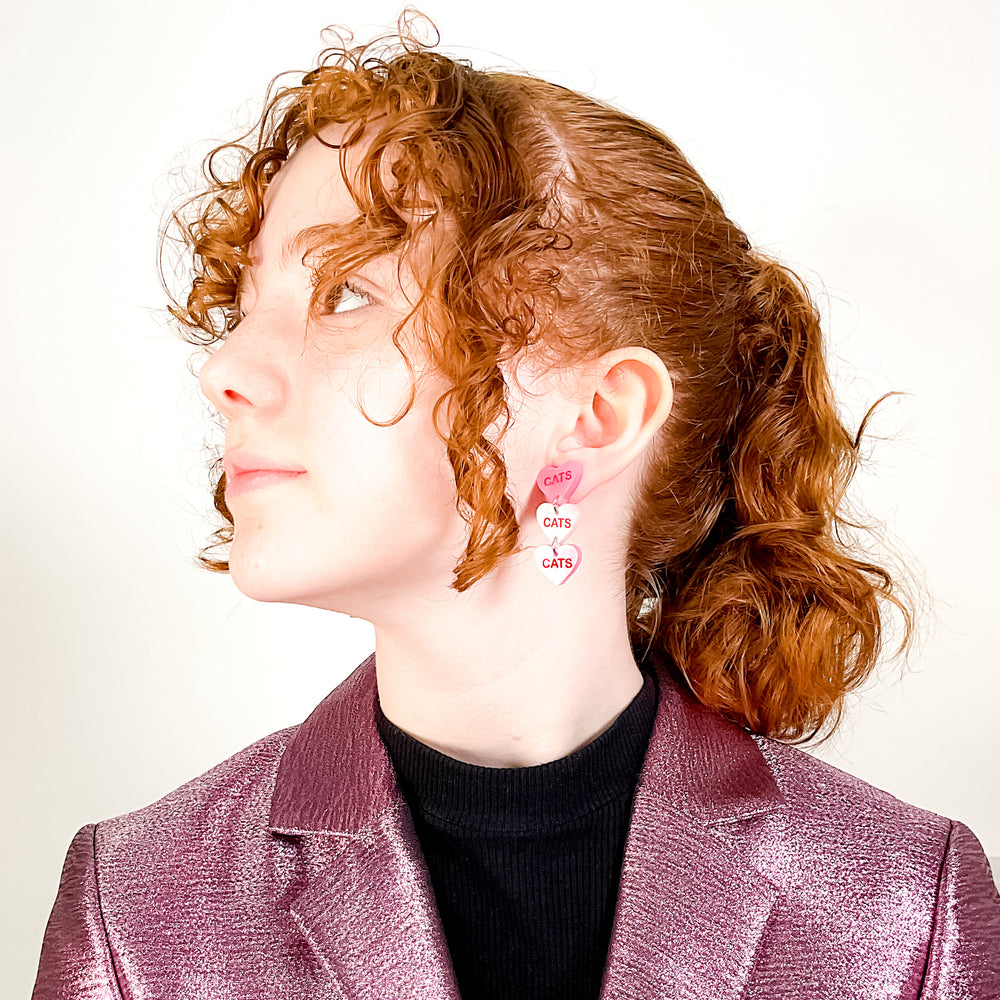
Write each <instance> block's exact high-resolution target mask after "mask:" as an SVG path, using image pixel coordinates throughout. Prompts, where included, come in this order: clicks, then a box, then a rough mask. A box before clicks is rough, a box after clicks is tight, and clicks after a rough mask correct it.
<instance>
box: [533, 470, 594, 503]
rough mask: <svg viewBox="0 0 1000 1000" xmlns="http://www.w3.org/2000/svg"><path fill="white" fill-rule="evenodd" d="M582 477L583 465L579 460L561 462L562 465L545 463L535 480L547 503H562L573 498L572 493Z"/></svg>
mask: <svg viewBox="0 0 1000 1000" xmlns="http://www.w3.org/2000/svg"><path fill="white" fill-rule="evenodd" d="M581 479H583V465H581V464H580V463H579V462H563V463H562V465H546V466H545V468H544V469H542V471H541V472H539V473H538V477H537V478H536V479H535V482H536V483H537V485H538V488H539V489H540V490H541V491H542V493H544V494H545V499H546V500H548V502H549V503H558V504H564V503H568V502H569V501H570V500H572V499H573V493H574V491H575V490H576V488H577V486H579V485H580V480H581Z"/></svg>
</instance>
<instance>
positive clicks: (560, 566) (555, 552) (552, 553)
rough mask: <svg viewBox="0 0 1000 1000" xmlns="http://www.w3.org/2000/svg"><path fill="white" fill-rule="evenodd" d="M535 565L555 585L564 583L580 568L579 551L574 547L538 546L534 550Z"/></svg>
mask: <svg viewBox="0 0 1000 1000" xmlns="http://www.w3.org/2000/svg"><path fill="white" fill-rule="evenodd" d="M535 565H536V566H537V567H538V568H539V569H540V570H541V571H542V572H543V573H544V574H545V575H546V576H547V577H548V578H549V579H550V580H551V581H552V582H553V583H555V584H560V583H565V582H566V581H567V580H568V579H569V578H570V577H571V576H572V575H573V574H574V573H575V572H576V571H577V569H578V568H579V566H580V549H579V548H578V547H577V546H576V545H559V546H557V547H556V548H553V547H552V546H551V545H539V546H538V548H537V549H535Z"/></svg>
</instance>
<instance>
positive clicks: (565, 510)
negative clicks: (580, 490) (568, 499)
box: [535, 503, 580, 545]
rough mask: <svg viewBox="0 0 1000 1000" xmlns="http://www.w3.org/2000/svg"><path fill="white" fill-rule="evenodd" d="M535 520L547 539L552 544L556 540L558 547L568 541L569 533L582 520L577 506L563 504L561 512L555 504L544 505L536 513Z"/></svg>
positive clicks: (560, 508)
mask: <svg viewBox="0 0 1000 1000" xmlns="http://www.w3.org/2000/svg"><path fill="white" fill-rule="evenodd" d="M535 518H536V520H537V521H538V527H539V528H541V529H542V531H543V532H544V534H545V537H546V538H547V539H548V540H549V541H550V542H551V541H552V540H553V539H555V542H556V545H558V544H559V543H560V542H564V541H566V538H567V537H568V535H569V533H570V532H571V531H572V530H573V529H574V528H575V527H576V525H577V522H578V521H579V520H580V508H579V507H577V506H576V504H572V503H561V504H559V512H558V513H556V508H555V506H554V505H553V504H550V503H542V504H539V505H538V510H536V511H535Z"/></svg>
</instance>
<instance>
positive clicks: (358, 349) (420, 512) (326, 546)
mask: <svg viewBox="0 0 1000 1000" xmlns="http://www.w3.org/2000/svg"><path fill="white" fill-rule="evenodd" d="M351 163H352V161H351V159H350V158H349V159H348V161H347V166H348V170H350V169H351ZM355 215H357V209H356V206H355V205H354V203H353V201H352V200H351V198H350V196H349V194H348V192H347V189H346V186H345V184H344V182H343V179H342V177H341V174H340V166H339V154H338V151H337V150H333V149H329V148H327V147H326V146H324V145H323V144H322V143H320V142H319V141H318V140H316V139H312V140H310V141H308V142H306V143H304V144H303V145H302V146H301V147H300V148H299V149H298V150H297V151H296V152H295V154H294V155H293V156H292V157H291V158H290V159H289V161H288V162H287V163H286V164H285V165H284V166H283V167H282V169H281V170H280V171H279V173H278V175H277V177H276V178H275V179H274V181H273V182H272V183H271V185H270V186H269V188H268V191H267V196H266V201H265V212H264V221H263V225H262V228H261V231H260V233H259V235H258V237H257V239H256V240H255V241H254V243H253V246H252V248H251V253H250V258H251V261H252V267H250V268H248V269H247V271H246V273H245V274H244V278H243V283H242V286H241V293H240V309H241V312H242V313H243V315H244V318H243V320H242V321H241V322H240V323H239V325H238V326H237V327H236V329H235V330H233V331H232V332H231V333H230V334H229V335H228V337H227V338H226V340H225V342H224V343H223V344H222V345H221V346H220V347H219V348H218V350H217V351H216V353H215V354H214V355H213V356H212V357H211V358H210V359H209V360H208V361H207V362H206V364H205V365H204V367H203V369H202V372H201V385H202V389H203V391H204V393H205V394H206V396H207V397H208V398H209V400H210V401H211V402H212V404H213V405H214V406H215V407H216V408H217V409H218V410H219V411H220V412H221V413H222V415H223V417H224V418H225V421H226V447H225V469H226V474H227V479H228V482H229V487H228V489H227V492H226V502H227V504H228V505H229V509H230V511H231V512H232V514H233V518H234V520H235V536H234V539H233V544H232V549H231V554H230V572H231V574H232V576H233V579H234V581H235V582H236V585H237V586H238V587H239V588H240V590H242V591H243V592H244V593H245V594H247V595H248V596H250V597H253V598H256V599H258V600H264V601H287V602H294V603H300V604H310V605H314V606H317V607H326V608H330V609H331V610H338V611H344V612H346V613H348V614H355V615H357V616H359V617H368V618H371V617H372V615H371V613H370V612H371V607H372V602H376V601H377V602H380V603H384V602H386V601H388V600H392V598H393V595H400V596H404V595H406V594H408V593H413V592H427V591H428V590H429V589H430V590H432V589H433V588H435V587H441V586H447V584H448V583H449V582H450V580H451V570H452V567H453V566H454V565H455V562H456V561H457V560H458V558H459V557H460V555H461V553H462V551H463V549H464V544H465V535H466V526H465V522H464V521H463V520H462V518H461V517H460V516H459V514H458V512H457V511H456V509H455V484H454V475H453V473H452V470H451V466H450V464H449V462H448V460H447V454H446V451H445V445H444V443H443V442H442V441H441V439H440V438H439V437H438V435H437V433H436V432H435V429H434V427H433V423H432V419H431V407H432V406H433V403H434V401H435V400H436V399H437V398H438V396H439V395H440V393H441V390H442V388H443V383H442V382H441V381H440V379H439V377H438V376H431V375H429V374H427V373H426V372H425V371H424V370H425V368H426V365H425V364H424V363H423V361H422V359H421V357H420V354H419V351H418V349H417V347H416V346H415V342H414V341H415V338H414V339H409V338H404V340H403V345H404V346H405V347H406V349H407V353H408V355H409V356H410V359H411V361H412V363H413V365H414V368H415V369H416V372H417V374H418V376H421V377H420V379H419V380H418V390H419V393H418V397H417V399H416V401H415V403H414V405H413V407H412V409H411V410H410V412H409V413H408V414H407V416H405V417H404V418H403V419H402V420H401V421H399V422H398V423H397V424H395V425H393V426H388V427H378V426H376V425H374V424H372V423H370V422H369V421H368V420H367V419H366V417H365V416H364V413H363V412H362V404H363V409H364V411H365V412H367V413H368V414H369V415H370V416H371V417H372V418H373V419H375V420H386V419H388V418H390V417H393V416H395V415H397V414H398V413H399V412H400V411H401V410H402V409H403V407H404V405H405V403H406V401H407V399H408V396H409V390H410V385H411V379H410V375H409V373H408V371H407V368H406V364H405V362H404V361H403V358H402V356H401V355H400V353H399V351H398V350H397V349H396V348H395V346H394V345H393V343H392V333H393V330H394V329H395V328H396V327H397V326H398V324H399V323H400V322H401V321H402V320H403V319H404V317H405V316H406V315H407V313H408V311H409V304H410V297H411V296H413V294H414V285H413V281H412V276H411V275H410V274H409V272H407V271H406V270H405V269H404V270H403V271H402V273H401V274H399V273H397V270H398V269H397V262H396V260H395V259H385V258H383V259H380V260H378V261H376V262H374V263H373V264H371V265H367V266H365V267H364V268H362V269H361V270H360V271H359V272H357V273H356V274H354V275H353V276H351V277H350V278H349V285H348V287H347V288H346V289H345V291H344V293H343V294H342V296H341V297H340V299H339V300H338V301H336V302H334V303H331V304H330V306H329V308H328V311H327V313H326V314H325V315H321V316H318V317H317V316H312V317H311V316H310V315H309V298H310V294H311V292H312V284H311V281H310V277H311V271H310V269H309V268H308V267H307V266H306V265H304V264H303V263H302V259H301V258H302V251H301V250H296V249H295V248H294V247H292V246H291V243H292V241H293V240H294V238H295V237H296V236H297V235H298V234H299V233H300V232H301V231H302V230H303V229H306V228H308V227H310V226H316V225H319V224H321V223H329V222H339V221H346V220H348V219H349V218H351V217H353V216H355ZM422 373H423V374H422Z"/></svg>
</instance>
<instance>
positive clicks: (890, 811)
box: [753, 736, 953, 844]
mask: <svg viewBox="0 0 1000 1000" xmlns="http://www.w3.org/2000/svg"><path fill="white" fill-rule="evenodd" d="M753 739H754V741H755V742H756V743H757V746H758V747H759V749H760V752H761V754H762V756H763V757H764V759H765V761H766V762H767V764H768V766H769V767H770V768H771V772H772V773H773V774H774V778H775V781H776V782H777V784H778V787H779V788H780V790H781V793H782V795H784V797H785V800H786V802H787V803H788V805H789V808H790V810H791V811H793V812H800V813H810V814H811V813H822V814H824V815H827V816H830V817H831V819H833V820H834V821H837V822H840V821H841V820H843V819H851V818H853V819H855V820H858V821H861V820H864V821H866V822H871V823H874V822H879V823H883V824H885V823H887V824H889V826H891V827H893V828H898V829H901V830H902V829H909V828H917V829H921V830H924V831H933V832H934V833H935V835H936V836H937V837H938V838H940V840H941V842H942V844H943V843H944V842H945V841H947V839H948V834H949V831H950V830H951V825H952V822H953V821H952V820H950V819H949V818H948V817H946V816H942V815H940V814H939V813H936V812H933V811H932V810H930V809H925V808H923V807H921V806H917V805H914V804H913V803H911V802H905V801H904V800H902V799H900V798H898V797H897V796H895V795H893V794H892V793H891V792H888V791H886V790H885V789H883V788H879V787H878V786H877V785H873V784H871V783H870V782H867V781H865V780H864V779H863V778H859V777H858V776H857V775H854V774H851V773H850V772H848V771H845V770H843V769H842V768H839V767H837V766H835V765H834V764H831V763H829V762H828V761H825V760H823V759H822V758H820V757H816V756H814V755H813V754H811V753H808V752H807V751H805V750H803V749H802V748H801V747H797V746H792V745H791V744H788V743H782V742H780V741H778V740H773V739H769V738H768V737H765V736H754V737H753Z"/></svg>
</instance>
